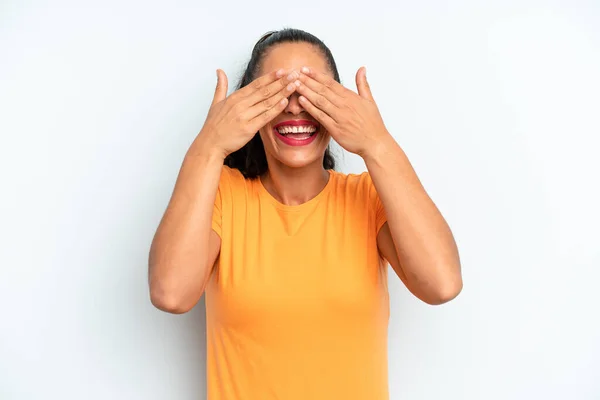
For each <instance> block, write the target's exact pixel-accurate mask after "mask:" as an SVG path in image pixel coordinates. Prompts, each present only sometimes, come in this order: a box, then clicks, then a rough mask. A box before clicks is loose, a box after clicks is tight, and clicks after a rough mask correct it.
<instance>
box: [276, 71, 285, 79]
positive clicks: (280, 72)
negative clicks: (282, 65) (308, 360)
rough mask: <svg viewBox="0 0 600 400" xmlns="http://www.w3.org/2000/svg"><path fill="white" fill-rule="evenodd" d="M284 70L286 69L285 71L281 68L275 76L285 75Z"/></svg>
mask: <svg viewBox="0 0 600 400" xmlns="http://www.w3.org/2000/svg"><path fill="white" fill-rule="evenodd" d="M284 72H285V71H284V70H283V69H280V70H278V71H277V72H276V73H275V76H276V77H278V78H281V77H282V76H283V73H284Z"/></svg>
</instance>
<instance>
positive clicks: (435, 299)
mask: <svg viewBox="0 0 600 400" xmlns="http://www.w3.org/2000/svg"><path fill="white" fill-rule="evenodd" d="M462 288H463V282H462V279H460V278H459V279H457V280H455V281H453V282H448V283H445V284H443V285H440V287H439V288H438V289H437V290H435V291H434V292H433V293H431V294H430V295H429V296H427V298H425V299H422V300H423V301H424V302H425V303H427V304H429V305H432V306H439V305H441V304H445V303H447V302H449V301H451V300H454V299H455V298H456V297H457V296H458V295H459V294H460V292H461V291H462Z"/></svg>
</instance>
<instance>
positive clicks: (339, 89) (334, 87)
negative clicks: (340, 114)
mask: <svg viewBox="0 0 600 400" xmlns="http://www.w3.org/2000/svg"><path fill="white" fill-rule="evenodd" d="M300 71H301V72H302V73H303V74H304V75H307V76H309V77H311V78H312V79H314V80H315V81H317V82H319V83H321V84H323V85H325V86H326V87H327V88H329V90H331V91H332V92H333V93H335V94H337V95H338V96H342V97H343V95H344V93H345V92H346V90H347V89H346V88H345V87H344V86H342V85H341V84H340V83H339V82H337V81H336V80H335V79H333V77H332V76H331V75H328V74H324V73H322V72H319V71H317V70H315V69H314V68H309V67H302V69H301V70H300Z"/></svg>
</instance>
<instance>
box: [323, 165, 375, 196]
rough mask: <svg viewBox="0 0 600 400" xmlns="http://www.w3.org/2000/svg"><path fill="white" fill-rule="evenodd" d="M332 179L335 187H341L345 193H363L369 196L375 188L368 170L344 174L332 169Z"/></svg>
mask: <svg viewBox="0 0 600 400" xmlns="http://www.w3.org/2000/svg"><path fill="white" fill-rule="evenodd" d="M331 175H332V179H334V182H335V185H334V186H336V188H337V189H338V190H339V189H343V190H344V191H345V192H347V193H353V194H364V195H367V196H370V195H372V194H373V192H374V190H375V186H374V185H373V181H372V179H371V175H370V174H369V172H368V171H365V172H361V173H358V174H356V173H350V174H346V173H343V172H338V171H332V172H331Z"/></svg>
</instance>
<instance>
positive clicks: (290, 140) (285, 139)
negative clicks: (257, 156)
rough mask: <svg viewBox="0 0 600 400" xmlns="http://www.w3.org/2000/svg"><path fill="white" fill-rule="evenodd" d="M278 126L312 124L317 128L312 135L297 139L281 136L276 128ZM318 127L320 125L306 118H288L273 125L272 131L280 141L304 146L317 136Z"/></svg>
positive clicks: (290, 144)
mask: <svg viewBox="0 0 600 400" xmlns="http://www.w3.org/2000/svg"><path fill="white" fill-rule="evenodd" d="M280 126H314V127H316V128H317V131H316V132H315V133H314V135H312V136H310V137H308V138H306V139H302V140H298V139H294V138H291V137H287V136H283V135H282V134H280V133H279V131H278V130H277V128H278V127H280ZM319 128H320V125H319V124H318V123H317V122H315V121H310V120H308V119H290V120H288V121H282V122H280V123H278V124H277V125H274V126H273V133H274V134H275V137H276V138H277V139H279V140H280V141H281V142H283V143H285V144H287V145H288V146H306V145H308V144H311V143H312V142H313V141H314V140H315V139H316V138H317V136H319V133H320V132H319V131H320V129H319Z"/></svg>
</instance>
